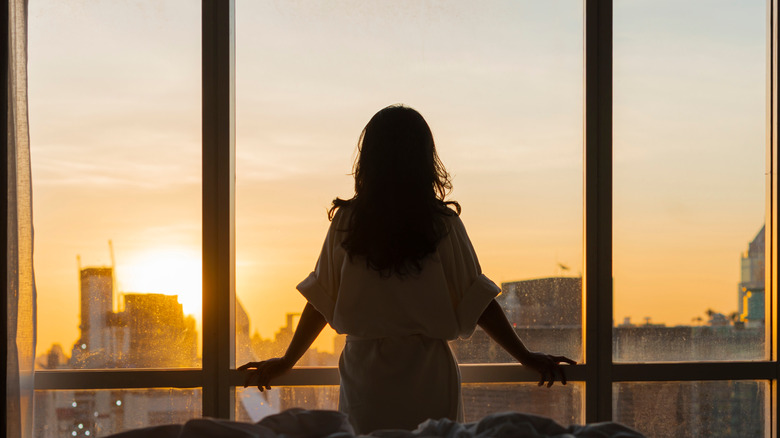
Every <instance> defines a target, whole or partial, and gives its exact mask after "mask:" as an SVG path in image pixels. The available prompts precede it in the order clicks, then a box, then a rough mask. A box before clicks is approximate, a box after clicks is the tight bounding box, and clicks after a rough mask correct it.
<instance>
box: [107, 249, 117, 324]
mask: <svg viewBox="0 0 780 438" xmlns="http://www.w3.org/2000/svg"><path fill="white" fill-rule="evenodd" d="M108 251H109V253H110V255H111V310H112V311H113V312H118V311H119V300H118V299H117V297H116V259H114V244H113V242H111V239H108Z"/></svg>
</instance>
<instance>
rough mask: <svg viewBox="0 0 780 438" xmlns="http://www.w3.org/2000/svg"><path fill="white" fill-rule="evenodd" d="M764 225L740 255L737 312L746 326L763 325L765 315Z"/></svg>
mask: <svg viewBox="0 0 780 438" xmlns="http://www.w3.org/2000/svg"><path fill="white" fill-rule="evenodd" d="M765 231H766V225H764V226H763V227H761V230H760V231H759V232H758V234H757V235H756V237H755V238H754V239H753V241H752V242H750V243H749V244H748V250H747V251H746V252H745V253H744V254H743V255H742V279H741V281H740V283H739V288H738V290H737V296H738V297H739V298H738V300H737V309H738V310H737V312H738V313H739V319H740V321H742V322H744V323H745V325H746V326H747V327H754V326H763V325H764V315H765V306H764V303H765V297H764V278H765V277H764V274H765V270H764V269H765V268H764V266H765V258H766V256H765V253H764V245H765V239H764V235H765Z"/></svg>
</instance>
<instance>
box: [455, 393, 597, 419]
mask: <svg viewBox="0 0 780 438" xmlns="http://www.w3.org/2000/svg"><path fill="white" fill-rule="evenodd" d="M461 391H462V394H463V408H464V413H465V421H466V422H472V421H479V420H481V419H482V418H484V417H485V416H486V415H489V414H493V413H496V412H508V411H516V412H523V413H527V414H535V415H542V416H545V417H549V418H552V419H553V420H555V421H557V422H558V423H559V424H561V425H563V426H568V425H570V424H583V423H584V422H585V421H584V419H585V417H584V410H583V409H582V408H583V399H584V396H585V387H584V385H583V384H580V383H568V384H566V386H564V385H554V386H553V387H551V388H546V387H545V388H540V387H538V386H537V385H536V384H534V383H514V384H506V383H496V384H466V385H463V387H462V389H461Z"/></svg>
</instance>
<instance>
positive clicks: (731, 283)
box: [613, 0, 767, 361]
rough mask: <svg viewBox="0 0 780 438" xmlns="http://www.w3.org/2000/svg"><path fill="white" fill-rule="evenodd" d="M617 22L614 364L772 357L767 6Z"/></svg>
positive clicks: (642, 15) (660, 9)
mask: <svg viewBox="0 0 780 438" xmlns="http://www.w3.org/2000/svg"><path fill="white" fill-rule="evenodd" d="M671 11H674V13H670V12H671ZM614 23H615V33H614V35H615V45H614V261H613V269H614V277H615V282H614V293H615V295H614V296H615V301H614V321H615V324H616V328H615V331H616V335H615V337H614V339H615V345H614V357H615V359H616V360H618V361H653V360H661V361H663V360H671V361H674V360H746V359H763V358H764V357H765V353H764V316H765V305H764V303H765V296H764V219H765V212H766V206H765V155H766V92H767V91H766V65H767V61H766V41H767V37H766V2H765V1H763V0H761V1H759V0H751V1H741V0H729V1H723V2H718V4H717V6H713V5H712V3H711V2H707V1H704V0H692V1H687V2H676V1H666V0H664V1H653V2H616V3H615V10H614Z"/></svg>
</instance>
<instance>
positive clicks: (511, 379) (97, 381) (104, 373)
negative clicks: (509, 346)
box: [35, 361, 778, 390]
mask: <svg viewBox="0 0 780 438" xmlns="http://www.w3.org/2000/svg"><path fill="white" fill-rule="evenodd" d="M587 367H588V366H587V365H584V364H582V365H564V366H563V367H562V368H563V369H564V371H565V372H566V379H567V380H568V381H570V382H584V381H586V380H587ZM459 368H460V374H461V383H463V384H474V383H529V382H530V383H536V382H538V381H539V374H538V373H536V372H535V371H533V370H531V369H529V368H526V367H523V366H522V365H519V364H510V363H504V364H463V365H460V366H459ZM611 374H612V378H611V381H612V382H613V383H616V382H672V381H713V380H777V378H778V362H771V361H762V362H656V363H637V364H632V363H616V364H614V365H613V366H612V373H611ZM245 376H246V374H245V372H243V371H237V370H230V373H229V383H230V386H233V387H243V386H244V381H245V378H246V377H245ZM556 380H558V378H556ZM203 381H204V375H203V370H202V369H200V368H183V369H117V370H57V371H36V372H35V390H90V389H123V388H129V389H138V388H199V387H202V386H203ZM338 384H339V371H338V368H337V367H296V368H293V369H292V370H290V371H289V372H288V373H287V374H285V375H284V376H281V377H279V378H278V379H276V381H275V382H274V386H329V385H338Z"/></svg>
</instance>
